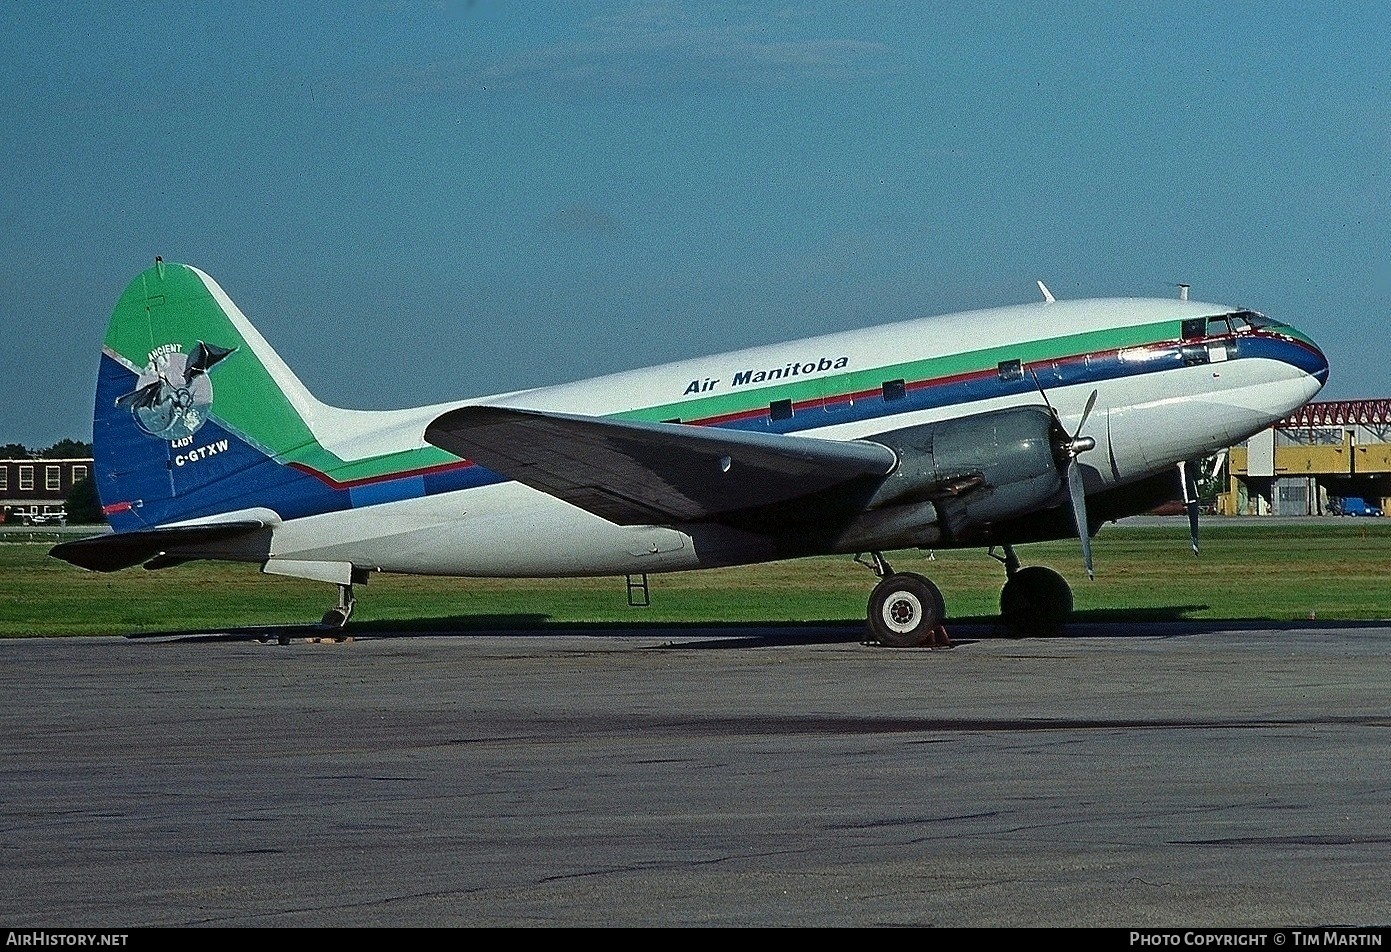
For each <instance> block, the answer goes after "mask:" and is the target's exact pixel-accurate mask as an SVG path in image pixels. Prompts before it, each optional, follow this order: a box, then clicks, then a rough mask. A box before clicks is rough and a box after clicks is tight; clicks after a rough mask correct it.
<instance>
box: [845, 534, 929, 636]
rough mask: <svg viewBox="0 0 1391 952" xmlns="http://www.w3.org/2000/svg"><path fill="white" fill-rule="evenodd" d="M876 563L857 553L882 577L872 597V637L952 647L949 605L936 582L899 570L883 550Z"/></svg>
mask: <svg viewBox="0 0 1391 952" xmlns="http://www.w3.org/2000/svg"><path fill="white" fill-rule="evenodd" d="M870 558H871V559H872V560H873V561H872V562H865V561H863V560H862V559H860V558H859V557H858V556H856V558H855V561H856V562H859V563H860V564H861V565H866V566H868V567H869V568H870V569H871V570H873V572H874V574H875V575H877V576H879V584H878V585H876V586H874V591H872V592H871V593H870V596H869V611H868V613H867V618H868V623H869V634H870V637H871V639H872V640H874V641H877V642H879V643H880V644H881V645H885V646H886V647H889V648H923V647H933V648H950V647H951V646H952V644H951V639H950V638H948V637H947V629H946V626H945V625H944V622H945V621H946V618H947V604H946V602H945V601H944V600H943V598H942V593H941V591H940V590H939V589H938V588H937V586H936V585H933V584H932V582H931V581H930V580H929V579H927V578H924V577H923V576H921V575H917V574H915V573H913V572H895V571H894V570H893V567H892V566H891V565H889V563H888V562H887V561H886V560H885V559H884V556H883V555H882V554H881V553H879V552H871V553H870Z"/></svg>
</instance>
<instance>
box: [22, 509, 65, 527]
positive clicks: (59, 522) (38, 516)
mask: <svg viewBox="0 0 1391 952" xmlns="http://www.w3.org/2000/svg"><path fill="white" fill-rule="evenodd" d="M22 521H23V523H24V524H25V525H26V526H65V525H67V524H68V514H67V513H66V512H64V511H63V510H61V509H60V510H58V511H57V512H35V513H31V514H30V515H27V516H25V517H24V518H23V520H22Z"/></svg>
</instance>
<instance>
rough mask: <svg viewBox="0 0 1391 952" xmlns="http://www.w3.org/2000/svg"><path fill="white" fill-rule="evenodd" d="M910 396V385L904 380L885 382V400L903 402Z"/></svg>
mask: <svg viewBox="0 0 1391 952" xmlns="http://www.w3.org/2000/svg"><path fill="white" fill-rule="evenodd" d="M906 396H908V384H907V383H906V382H905V381H903V380H885V381H884V399H885V400H902V399H903V398H904V397H906Z"/></svg>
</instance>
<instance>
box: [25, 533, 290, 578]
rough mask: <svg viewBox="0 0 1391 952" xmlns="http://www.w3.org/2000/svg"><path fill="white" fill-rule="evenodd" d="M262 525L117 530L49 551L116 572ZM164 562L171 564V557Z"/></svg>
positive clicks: (89, 566) (75, 563) (68, 558)
mask: <svg viewBox="0 0 1391 952" xmlns="http://www.w3.org/2000/svg"><path fill="white" fill-rule="evenodd" d="M264 528H265V523H264V522H216V523H209V524H208V525H202V526H172V527H169V528H166V529H142V530H139V531H137V532H116V533H112V534H109V535H100V536H91V537H89V538H86V539H78V540H76V541H74V542H63V543H61V544H59V545H55V546H54V547H53V548H52V549H49V551H48V554H49V555H51V556H53V557H54V558H58V559H62V560H63V561H65V562H71V563H72V564H73V565H77V566H80V567H82V568H84V569H92V570H94V571H97V572H115V571H117V570H118V569H124V568H129V567H130V566H132V565H139V564H140V563H142V562H148V561H150V560H151V559H154V558H156V557H159V556H164V555H166V554H167V553H170V552H176V550H180V549H189V548H195V547H199V546H203V545H206V544H207V543H212V542H226V541H227V540H229V539H235V538H237V537H238V536H244V535H248V534H250V533H252V532H255V531H256V530H257V529H264ZM176 554H177V553H176ZM192 557H193V558H197V557H198V556H196V555H194V556H192ZM165 562H166V564H174V560H172V559H167V560H165Z"/></svg>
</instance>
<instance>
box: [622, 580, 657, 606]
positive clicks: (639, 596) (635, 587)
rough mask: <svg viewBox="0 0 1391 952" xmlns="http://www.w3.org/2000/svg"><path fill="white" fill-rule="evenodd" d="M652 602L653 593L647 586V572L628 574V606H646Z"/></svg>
mask: <svg viewBox="0 0 1391 952" xmlns="http://www.w3.org/2000/svg"><path fill="white" fill-rule="evenodd" d="M651 604H652V593H651V592H650V591H649V590H648V588H647V573H646V572H643V573H642V574H641V575H629V576H628V607H629V608H646V607H647V606H648V605H651Z"/></svg>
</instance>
